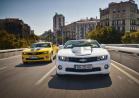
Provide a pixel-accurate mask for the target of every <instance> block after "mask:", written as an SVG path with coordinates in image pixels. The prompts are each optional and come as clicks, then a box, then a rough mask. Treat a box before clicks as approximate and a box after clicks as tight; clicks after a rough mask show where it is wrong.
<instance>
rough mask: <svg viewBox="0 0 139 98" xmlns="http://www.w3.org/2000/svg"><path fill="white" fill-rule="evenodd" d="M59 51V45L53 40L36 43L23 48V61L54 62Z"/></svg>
mask: <svg viewBox="0 0 139 98" xmlns="http://www.w3.org/2000/svg"><path fill="white" fill-rule="evenodd" d="M57 51H58V48H57V46H56V45H53V44H52V43H51V42H38V43H34V44H32V46H31V48H28V49H25V50H23V52H22V61H23V63H24V64H26V63H29V62H40V61H48V62H52V61H53V57H54V56H56V53H57Z"/></svg>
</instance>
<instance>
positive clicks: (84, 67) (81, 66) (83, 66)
mask: <svg viewBox="0 0 139 98" xmlns="http://www.w3.org/2000/svg"><path fill="white" fill-rule="evenodd" d="M92 67H93V66H92V65H74V68H75V69H92Z"/></svg>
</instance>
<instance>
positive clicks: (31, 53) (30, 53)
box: [27, 52, 44, 55]
mask: <svg viewBox="0 0 139 98" xmlns="http://www.w3.org/2000/svg"><path fill="white" fill-rule="evenodd" d="M40 54H44V53H43V52H28V53H27V55H40Z"/></svg>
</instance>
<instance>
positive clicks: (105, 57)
mask: <svg viewBox="0 0 139 98" xmlns="http://www.w3.org/2000/svg"><path fill="white" fill-rule="evenodd" d="M107 58H108V56H107V55H103V56H98V57H97V60H98V61H100V60H106V59H107Z"/></svg>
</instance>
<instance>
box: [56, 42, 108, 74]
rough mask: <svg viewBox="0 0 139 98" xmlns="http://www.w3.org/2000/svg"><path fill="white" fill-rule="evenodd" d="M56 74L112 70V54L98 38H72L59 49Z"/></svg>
mask: <svg viewBox="0 0 139 98" xmlns="http://www.w3.org/2000/svg"><path fill="white" fill-rule="evenodd" d="M56 67H57V69H56V74H57V75H58V76H61V75H67V74H70V75H90V74H105V75H106V76H108V75H109V72H110V54H109V52H108V51H107V50H106V49H104V48H102V47H101V45H100V44H99V43H98V42H97V41H96V40H70V41H67V42H66V43H65V45H64V46H63V47H62V48H61V49H60V50H59V52H58V55H57V60H56Z"/></svg>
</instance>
